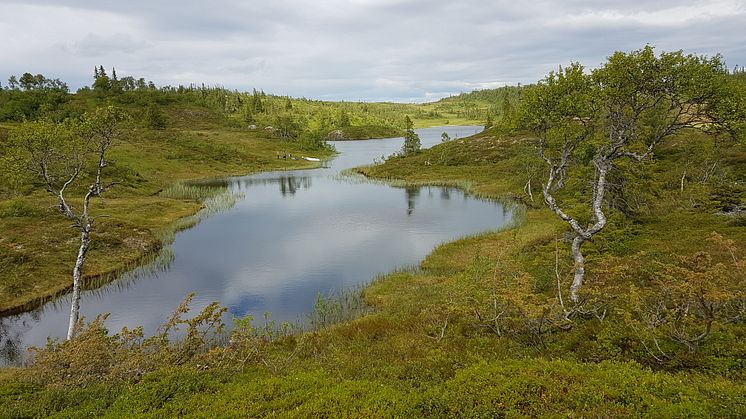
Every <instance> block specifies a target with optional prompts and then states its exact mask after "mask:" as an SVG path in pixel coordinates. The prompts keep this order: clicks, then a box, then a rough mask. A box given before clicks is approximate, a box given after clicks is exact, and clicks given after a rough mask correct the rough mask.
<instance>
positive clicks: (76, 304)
mask: <svg viewBox="0 0 746 419" xmlns="http://www.w3.org/2000/svg"><path fill="white" fill-rule="evenodd" d="M89 244H90V231H89V229H88V226H84V227H83V231H81V233H80V248H79V249H78V258H77V259H76V261H75V268H73V298H72V304H71V306H70V324H69V325H68V328H67V340H70V339H72V338H73V337H74V336H75V325H76V324H77V323H78V319H79V318H80V289H81V287H82V283H83V264H85V257H86V254H87V253H88V245H89Z"/></svg>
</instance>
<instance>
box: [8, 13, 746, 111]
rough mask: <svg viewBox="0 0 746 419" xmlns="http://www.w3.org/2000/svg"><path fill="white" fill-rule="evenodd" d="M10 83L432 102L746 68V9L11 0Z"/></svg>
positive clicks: (9, 22)
mask: <svg viewBox="0 0 746 419" xmlns="http://www.w3.org/2000/svg"><path fill="white" fill-rule="evenodd" d="M0 39H2V42H1V43H0V81H2V82H3V84H5V83H4V82H5V80H7V78H8V77H9V76H10V75H12V74H16V75H19V74H22V73H24V72H30V73H33V74H37V73H41V74H44V75H45V76H46V77H48V78H60V79H62V80H63V81H66V82H67V83H68V84H69V85H70V87H71V89H73V90H75V89H77V88H79V87H82V86H86V85H90V84H91V82H92V78H93V68H94V66H99V65H103V66H104V67H105V68H106V69H107V70H109V71H110V69H111V68H112V67H115V68H116V71H117V74H118V75H119V76H120V77H121V76H124V75H132V76H134V77H135V78H139V77H144V78H145V79H147V80H152V81H154V82H155V83H156V84H158V85H167V84H169V85H179V84H185V85H187V84H190V83H196V84H200V83H205V84H206V85H220V86H224V87H227V88H230V89H238V90H251V89H252V88H257V89H262V90H264V91H265V92H268V93H274V94H278V95H290V96H294V97H307V98H314V99H324V100H351V101H358V100H365V101H398V102H425V101H432V100H436V99H439V98H442V97H446V96H449V95H452V94H458V93H460V92H467V91H471V90H474V89H484V88H493V87H499V86H503V85H506V84H507V85H515V84H518V83H522V84H528V83H533V82H535V81H536V80H538V79H540V78H542V77H543V76H545V75H546V74H547V73H548V72H549V71H551V70H553V69H556V68H557V67H558V66H559V65H566V64H568V63H570V62H580V63H582V64H584V65H586V66H588V67H591V68H592V67H597V66H599V65H601V64H602V63H603V62H604V61H605V59H606V57H608V56H609V55H610V54H611V53H613V52H614V51H617V50H621V51H631V50H635V49H639V48H641V47H643V46H645V45H646V44H651V45H653V46H655V47H656V48H657V50H659V51H672V50H679V49H681V50H684V51H685V52H688V53H696V54H703V55H714V54H717V53H720V54H722V55H723V57H724V58H725V61H726V63H727V64H728V65H729V66H730V67H732V66H734V65H736V64H738V65H746V0H713V1H691V0H628V1H624V2H621V1H606V0H596V1H591V0H566V1H562V2H560V1H542V0H539V1H526V2H522V1H516V0H510V1H503V0H479V1H476V0H348V1H342V0H315V1H309V0H305V1H304V0H261V1H259V0H248V1H247V0H243V1H242V0H211V1H190V0H129V1H123V0H117V1H109V0H23V1H18V0H0Z"/></svg>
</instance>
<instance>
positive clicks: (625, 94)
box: [521, 46, 727, 302]
mask: <svg viewBox="0 0 746 419" xmlns="http://www.w3.org/2000/svg"><path fill="white" fill-rule="evenodd" d="M725 77H727V70H726V69H725V66H724V64H723V62H722V60H721V58H720V57H719V56H715V57H712V58H708V57H700V56H695V55H685V54H683V53H682V52H681V51H677V52H671V53H665V52H664V53H661V54H659V55H656V54H655V52H654V50H653V48H652V47H650V46H647V47H645V48H643V49H641V50H637V51H633V52H630V53H624V52H617V53H615V54H613V55H612V56H611V57H609V58H608V60H607V62H606V63H605V64H604V65H603V66H602V67H600V68H598V69H596V70H593V71H591V72H586V71H585V69H584V68H583V66H581V65H580V64H577V63H575V64H572V65H570V66H569V67H568V68H566V69H562V68H560V69H559V71H557V72H552V73H550V74H549V75H548V76H547V77H546V78H545V79H544V80H542V81H541V82H539V83H538V84H537V85H536V86H535V87H534V88H532V89H530V90H529V92H528V94H527V95H526V97H525V99H524V100H523V102H522V112H521V122H522V125H523V126H524V127H525V128H528V129H529V130H531V131H532V132H533V133H534V134H536V136H537V137H538V139H539V151H540V155H541V158H542V159H543V161H544V163H545V167H546V170H547V172H546V173H547V176H546V180H545V182H544V184H543V186H542V192H543V196H544V201H545V202H546V204H547V206H548V207H549V208H550V209H551V210H552V211H553V212H554V213H555V214H557V216H559V217H560V218H561V219H562V220H564V221H566V222H567V223H568V224H569V226H570V228H571V230H572V233H573V239H572V245H571V250H572V255H573V259H574V276H573V281H572V285H571V287H570V300H572V301H573V302H578V301H579V298H580V297H579V290H580V289H581V287H582V285H583V281H584V279H585V257H584V255H583V253H582V247H583V244H584V243H585V242H587V241H589V240H592V238H593V237H594V236H595V235H596V234H598V233H599V232H600V231H602V230H603V229H604V227H605V226H606V223H607V217H606V213H605V208H604V198H605V196H606V192H607V182H608V175H609V173H610V172H611V171H613V170H622V169H621V167H620V165H619V163H620V162H621V161H623V160H628V161H631V162H634V163H640V162H643V161H645V160H646V159H649V158H650V157H651V155H652V154H653V152H654V151H655V149H656V147H657V146H658V145H659V144H660V143H661V142H662V141H664V140H665V139H666V138H668V137H671V136H672V135H674V134H676V133H678V132H680V131H682V130H684V129H687V128H697V129H710V128H713V127H716V126H717V125H718V124H719V122H720V119H719V117H718V114H717V112H716V110H717V108H718V104H720V103H722V102H723V98H724V97H725V96H726V95H727V91H726V90H724V89H723V87H722V86H725V83H724V79H725ZM588 169H590V170H588ZM570 170H574V171H575V172H576V175H577V173H580V175H579V176H582V172H584V171H587V172H590V173H592V174H593V175H592V176H593V177H592V180H591V181H590V184H591V197H590V202H587V204H586V205H585V206H582V205H581V206H578V205H564V204H563V203H561V202H560V201H559V200H558V196H559V195H558V191H560V190H562V189H564V188H565V187H566V183H567V178H568V172H569V171H570ZM576 192H577V191H576ZM565 204H566V203H565ZM579 209H580V210H581V211H578V210H579ZM573 210H574V211H576V212H579V213H578V214H573V213H572V211H573Z"/></svg>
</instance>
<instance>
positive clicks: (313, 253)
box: [0, 126, 513, 364]
mask: <svg viewBox="0 0 746 419" xmlns="http://www.w3.org/2000/svg"><path fill="white" fill-rule="evenodd" d="M480 130H481V127H478V126H448V127H434V128H425V129H419V130H417V132H418V134H419V136H420V139H421V141H422V145H423V148H426V147H430V146H432V145H435V144H437V143H439V142H440V139H441V134H442V133H443V132H447V133H448V134H449V136H450V137H451V138H463V137H466V136H470V135H473V134H475V133H476V132H478V131H480ZM402 142H403V139H402V138H393V139H380V140H365V141H337V142H332V144H333V145H334V146H335V147H336V149H337V151H338V152H339V155H338V156H337V157H336V158H334V159H333V160H331V161H329V162H326V163H325V164H324V167H321V168H318V169H311V170H293V171H280V172H268V173H261V174H257V175H251V176H241V177H232V178H227V179H223V180H221V181H220V182H217V183H219V184H221V185H223V186H224V187H227V188H228V189H229V190H230V191H231V192H233V193H236V194H240V198H239V199H238V200H237V202H236V204H235V205H234V206H232V207H231V208H229V209H226V210H225V211H222V212H219V213H217V214H215V215H212V216H210V217H207V218H206V219H204V220H203V221H202V222H200V223H199V224H198V225H196V226H195V227H193V228H190V229H188V230H185V231H182V232H180V233H178V234H177V235H176V238H175V241H174V243H173V245H172V250H173V253H172V254H173V259H172V260H171V262H170V264H169V265H168V266H167V267H164V269H140V270H137V271H136V273H137V272H139V273H137V274H125V275H124V277H123V278H121V279H119V280H115V281H113V282H111V283H108V284H106V285H104V286H102V287H100V288H97V289H95V290H89V291H85V292H84V293H83V295H82V299H81V314H82V315H84V316H85V317H86V318H87V319H89V320H90V319H92V318H93V317H94V316H95V315H96V314H99V313H111V314H110V317H109V318H108V320H107V323H106V324H107V327H108V328H109V330H111V331H112V332H115V331H118V330H120V329H121V328H122V327H123V326H128V327H130V328H132V327H134V326H138V325H142V326H144V328H145V331H146V333H147V332H153V331H154V330H155V329H156V328H157V326H158V325H160V324H161V323H163V321H164V320H165V319H166V317H167V316H168V315H169V314H170V313H171V311H172V310H173V309H174V308H176V306H177V305H178V304H179V303H180V302H181V301H182V300H183V299H184V297H185V296H186V295H187V294H189V293H190V292H195V293H196V297H195V298H194V300H193V302H192V305H191V307H192V310H193V311H192V313H194V312H198V310H200V309H201V308H203V307H204V306H206V305H207V304H209V303H210V302H212V301H219V302H220V303H221V304H223V305H225V306H226V307H228V309H229V314H228V316H227V318H228V319H230V318H231V317H232V316H234V315H235V316H244V315H247V314H252V315H254V317H255V318H262V317H263V315H264V313H265V312H269V313H271V318H272V319H275V320H277V321H278V322H282V321H298V320H300V321H303V319H304V317H305V316H306V314H307V313H309V312H310V311H311V310H312V309H313V305H314V302H315V299H316V296H317V295H318V294H319V293H322V294H329V293H330V292H332V291H338V290H341V289H345V288H347V287H351V286H355V285H359V284H365V283H367V282H369V281H370V280H372V279H373V278H374V277H375V276H376V275H378V274H381V273H386V272H389V271H391V270H394V269H396V268H401V267H407V266H413V265H417V264H418V263H419V262H420V261H421V260H422V259H423V258H424V257H425V256H427V254H429V253H430V252H431V251H432V250H433V248H434V247H435V246H437V245H438V244H440V243H442V242H447V241H452V240H454V239H457V238H460V237H463V236H467V235H473V234H476V233H480V232H484V231H488V230H495V229H499V228H501V227H503V226H505V225H507V224H508V223H510V222H511V220H512V217H513V214H512V211H511V209H510V208H508V207H506V206H503V205H502V204H500V203H498V202H494V201H489V200H483V199H478V198H475V197H470V196H468V195H466V194H464V192H463V191H461V190H458V189H455V188H442V187H415V188H396V187H392V186H389V185H386V184H383V183H380V182H369V181H366V180H365V179H363V178H361V177H357V176H342V175H340V171H342V170H344V169H348V168H352V167H356V166H361V165H366V164H371V163H373V162H374V160H376V159H380V158H381V156H388V155H390V154H392V153H394V152H396V151H398V150H399V149H401V146H402ZM95 240H96V237H95V233H94V235H93V236H92V241H94V242H95ZM71 268H72V267H71ZM69 307H70V300H69V296H67V297H60V298H58V299H57V300H55V301H51V302H49V303H47V304H45V305H44V306H42V307H41V308H39V309H37V310H34V311H31V312H27V313H24V314H20V315H16V316H8V317H5V318H2V319H0V364H9V363H17V362H18V359H19V356H20V355H21V354H24V353H25V349H24V348H26V347H28V346H35V345H43V344H44V343H45V342H46V340H47V337H50V336H51V337H53V338H54V337H59V338H62V337H64V335H65V333H66V331H67V322H68V316H69V310H70V308H69Z"/></svg>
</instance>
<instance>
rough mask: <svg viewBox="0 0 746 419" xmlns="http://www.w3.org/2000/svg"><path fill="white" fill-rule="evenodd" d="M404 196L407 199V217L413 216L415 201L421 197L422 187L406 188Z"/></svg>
mask: <svg viewBox="0 0 746 419" xmlns="http://www.w3.org/2000/svg"><path fill="white" fill-rule="evenodd" d="M404 195H405V196H406V197H407V215H412V214H413V213H414V206H415V201H416V200H417V197H418V196H420V187H406V188H404Z"/></svg>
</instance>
